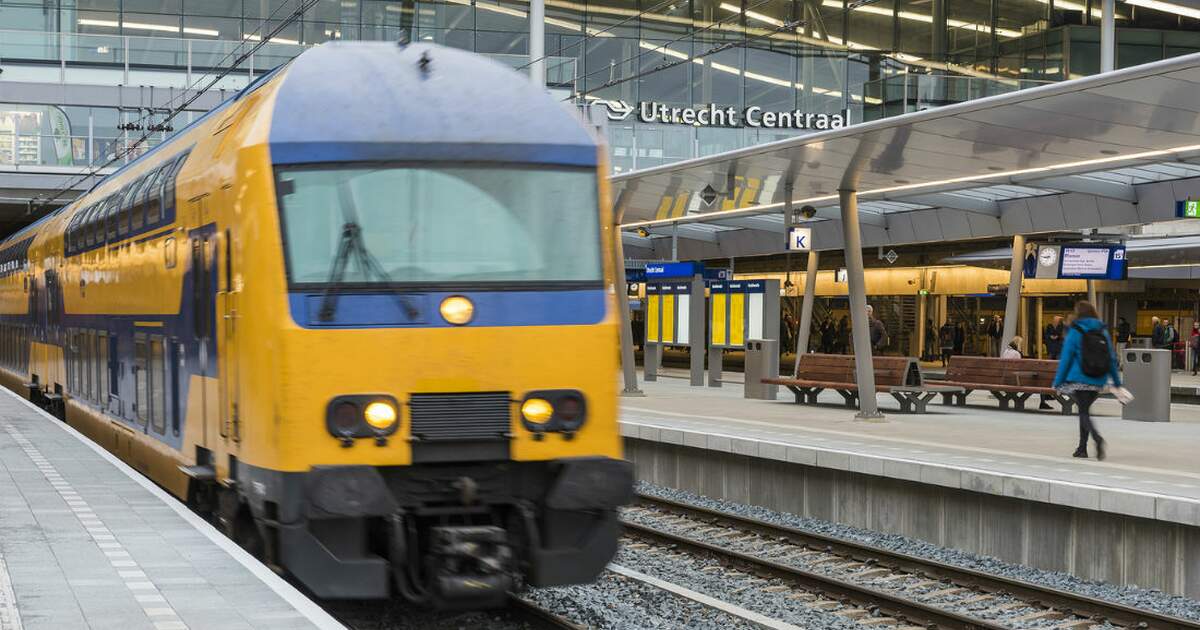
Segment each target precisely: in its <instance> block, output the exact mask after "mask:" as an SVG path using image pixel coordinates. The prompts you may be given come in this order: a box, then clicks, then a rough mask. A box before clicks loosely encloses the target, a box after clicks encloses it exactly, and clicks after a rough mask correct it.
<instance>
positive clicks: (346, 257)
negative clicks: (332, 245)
mask: <svg viewBox="0 0 1200 630" xmlns="http://www.w3.org/2000/svg"><path fill="white" fill-rule="evenodd" d="M338 200H339V201H340V202H341V206H342V218H343V219H345V223H343V224H342V238H341V241H340V242H339V243H338V251H337V255H336V256H334V258H333V265H332V266H331V267H330V268H329V278H328V280H327V281H326V283H325V290H324V292H323V293H322V294H321V310H320V311H318V312H317V318H318V319H319V320H320V321H323V322H328V321H331V320H332V319H333V316H334V315H335V314H337V303H338V291H337V287H338V285H340V284H341V283H342V278H343V277H344V276H345V275H346V267H347V266H349V264H350V259H351V258H353V259H354V261H355V263H356V264H357V266H358V270H359V272H360V273H361V274H362V275H363V277H364V278H366V279H368V280H370V278H371V276H374V277H376V278H378V279H379V280H380V281H382V282H383V283H384V284H391V283H392V279H391V277H390V276H388V273H387V271H385V270H384V268H383V266H382V265H380V264H379V261H378V260H376V259H375V257H374V256H372V255H371V252H370V251H369V250H367V246H366V244H365V243H364V242H363V238H362V227H361V226H359V224H358V212H357V211H356V206H355V204H354V195H353V194H352V193H351V192H350V184H349V182H347V181H344V180H343V181H341V182H339V183H338ZM392 296H393V297H395V298H396V303H397V304H398V305H399V307H400V310H401V311H403V312H404V314H405V315H407V316H408V318H409V319H410V320H415V319H416V318H417V315H418V314H419V311H418V310H417V308H416V307H415V306H413V303H412V301H411V300H410V299H409V296H407V295H403V294H401V293H399V292H397V291H395V290H394V289H393V290H392Z"/></svg>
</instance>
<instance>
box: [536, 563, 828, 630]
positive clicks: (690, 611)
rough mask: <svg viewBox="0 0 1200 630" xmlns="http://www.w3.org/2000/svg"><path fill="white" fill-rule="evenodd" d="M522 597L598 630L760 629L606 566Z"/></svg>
mask: <svg viewBox="0 0 1200 630" xmlns="http://www.w3.org/2000/svg"><path fill="white" fill-rule="evenodd" d="M618 557H620V556H618ZM630 568H635V567H630ZM656 577H657V576H656ZM522 597H524V598H525V599H527V600H529V601H531V602H534V603H535V604H537V605H539V606H541V607H543V608H545V609H547V610H550V611H552V612H555V613H557V614H559V615H561V616H563V617H566V618H567V619H570V620H571V621H573V622H575V623H579V624H583V625H585V626H588V627H590V628H596V629H598V630H601V629H608V628H614V629H615V628H622V629H625V628H696V629H697V630H741V629H743V628H744V629H746V630H749V629H751V628H758V626H756V625H754V624H752V623H750V622H748V621H745V620H742V619H740V618H738V617H734V616H733V615H729V614H727V613H724V612H721V611H718V610H715V609H712V608H709V607H708V606H705V605H703V604H700V603H697V602H693V601H691V600H689V599H685V598H683V597H679V596H677V595H675V594H673V593H668V592H667V591H664V590H662V589H660V588H657V587H654V586H650V585H648V584H644V583H642V582H638V581H636V580H632V579H629V578H627V577H625V576H622V575H617V574H615V573H612V572H608V571H606V572H604V573H602V574H601V575H600V577H599V578H598V579H597V580H596V581H595V582H594V583H592V584H584V585H579V586H556V587H553V588H539V589H530V590H529V591H527V592H525V593H522ZM814 627H820V626H814Z"/></svg>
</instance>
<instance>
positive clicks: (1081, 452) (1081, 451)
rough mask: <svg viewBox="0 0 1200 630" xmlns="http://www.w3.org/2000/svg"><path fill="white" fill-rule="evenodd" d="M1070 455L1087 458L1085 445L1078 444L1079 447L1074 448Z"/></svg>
mask: <svg viewBox="0 0 1200 630" xmlns="http://www.w3.org/2000/svg"><path fill="white" fill-rule="evenodd" d="M1071 457H1081V458H1083V459H1087V447H1086V446H1080V447H1079V448H1077V449H1075V454H1074V455H1072V456H1071Z"/></svg>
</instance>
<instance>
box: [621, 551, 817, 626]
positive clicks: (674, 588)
mask: <svg viewBox="0 0 1200 630" xmlns="http://www.w3.org/2000/svg"><path fill="white" fill-rule="evenodd" d="M608 570H609V571H612V572H613V573H616V574H619V575H624V576H625V577H627V578H632V579H634V580H637V581H639V582H645V583H646V584H649V585H650V586H653V587H656V588H660V589H662V590H664V591H667V592H670V593H674V594H676V595H678V596H680V597H683V598H686V599H690V600H692V601H694V602H697V603H700V604H704V605H705V606H708V607H709V608H715V609H717V610H719V611H721V612H724V613H728V614H730V615H733V616H734V617H738V618H739V619H744V620H746V621H749V622H750V623H753V624H757V625H760V626H762V627H764V628H772V629H773V630H804V628H802V627H800V626H794V625H792V624H790V623H787V622H784V621H780V620H778V619H773V618H771V617H768V616H766V615H762V614H759V613H756V612H754V611H753V610H747V609H745V608H742V607H741V606H738V605H737V604H730V603H729V602H726V601H721V600H719V599H716V598H713V597H709V596H708V595H705V594H704V593H700V592H697V591H693V590H692V589H690V588H687V587H685V586H680V585H678V584H672V583H671V582H665V581H663V580H660V579H658V578H656V577H654V576H652V575H646V574H645V573H642V572H640V571H634V570H633V569H628V568H625V567H623V566H621V565H619V564H610V565H608Z"/></svg>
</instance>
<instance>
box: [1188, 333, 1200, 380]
mask: <svg viewBox="0 0 1200 630" xmlns="http://www.w3.org/2000/svg"><path fill="white" fill-rule="evenodd" d="M1188 346H1189V347H1190V348H1191V349H1192V376H1195V375H1196V373H1197V372H1200V322H1192V336H1191V337H1188Z"/></svg>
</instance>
